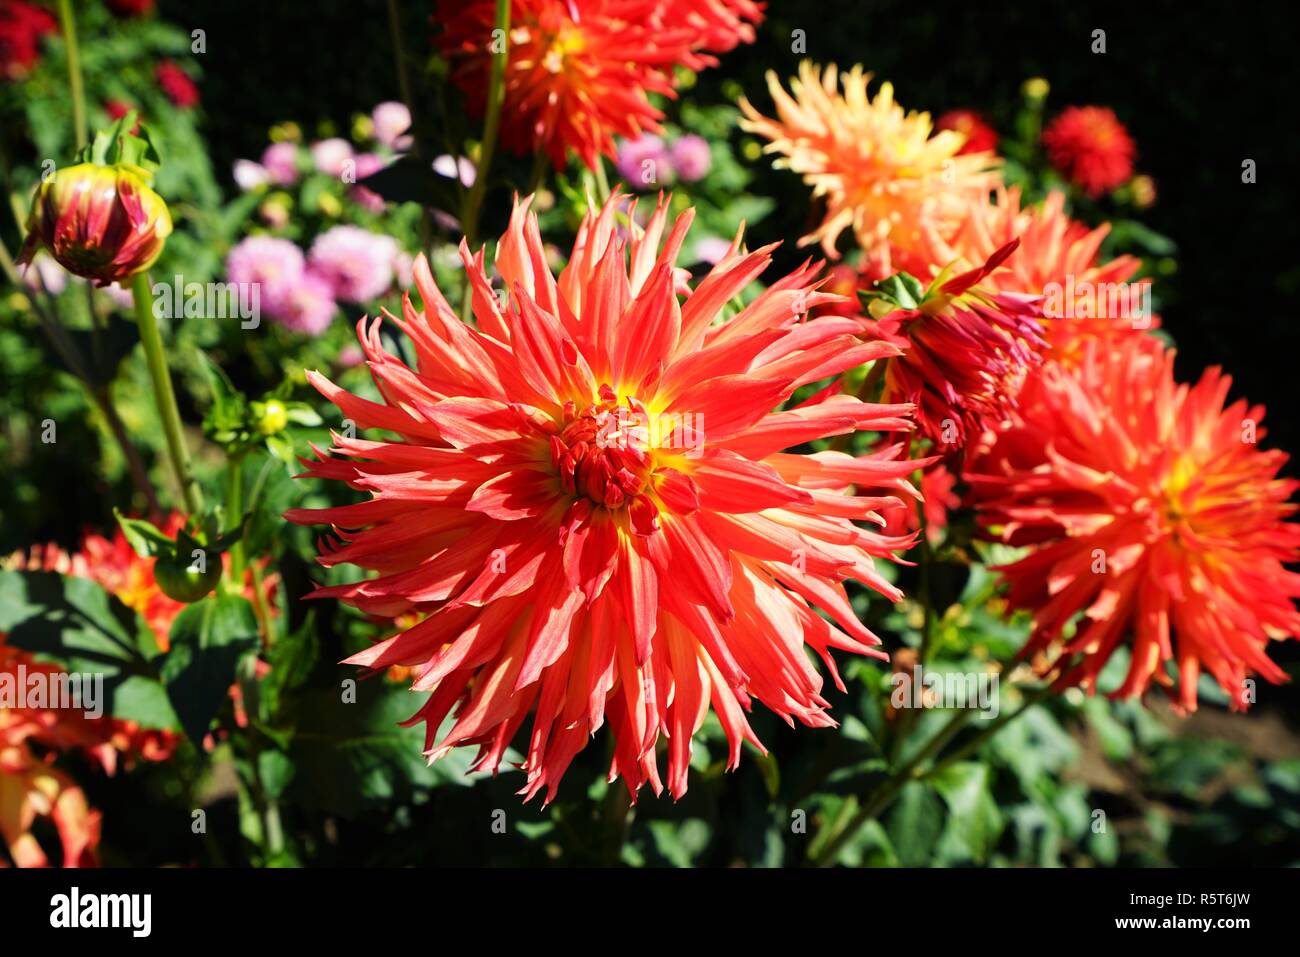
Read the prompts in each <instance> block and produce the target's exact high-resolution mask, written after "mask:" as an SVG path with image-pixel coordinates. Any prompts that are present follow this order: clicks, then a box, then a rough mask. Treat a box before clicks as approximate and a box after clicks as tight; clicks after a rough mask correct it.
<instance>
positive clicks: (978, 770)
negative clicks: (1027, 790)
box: [932, 761, 1003, 864]
mask: <svg viewBox="0 0 1300 957" xmlns="http://www.w3.org/2000/svg"><path fill="white" fill-rule="evenodd" d="M932 781H933V782H934V788H935V790H936V791H938V792H939V795H940V796H941V797H942V798H943V800H944V803H945V804H947V805H948V832H949V834H950V835H951V836H952V838H953V839H954V840H955V842H956V844H957V845H958V846H959V847H960V848H961V849H962V850H964V851H965V852H966V855H967V856H968V858H969V859H970V860H972V861H974V862H975V863H977V864H982V863H984V862H985V861H986V860H988V857H989V854H991V853H992V851H993V848H994V847H995V846H996V844H997V842H998V838H999V837H1001V835H1002V827H1003V822H1002V814H1001V812H999V811H998V806H997V802H996V801H994V800H993V795H992V794H991V793H990V791H989V783H990V782H989V769H988V767H987V766H985V765H983V764H978V763H976V762H973V761H965V762H961V763H959V764H954V765H952V766H951V767H948V768H944V769H943V771H941V772H940V773H938V774H936V775H935V776H934V777H933V778H932Z"/></svg>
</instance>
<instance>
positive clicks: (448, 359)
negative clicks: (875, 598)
mask: <svg viewBox="0 0 1300 957" xmlns="http://www.w3.org/2000/svg"><path fill="white" fill-rule="evenodd" d="M622 202H623V199H622V198H621V197H618V196H615V197H614V198H613V199H611V200H610V201H609V202H608V203H607V204H606V205H605V207H604V208H603V209H601V210H600V211H599V213H596V212H591V213H589V214H588V216H587V218H586V220H585V221H584V223H583V224H582V227H581V229H580V230H579V233H578V238H577V240H576V242H575V245H574V249H573V253H572V256H571V257H570V259H569V263H568V265H567V266H566V267H565V269H564V270H563V271H562V272H561V273H560V275H559V277H558V280H557V279H555V278H552V275H551V272H550V269H549V267H548V266H547V258H546V253H545V250H544V248H543V246H542V241H541V236H540V233H539V231H538V226H537V220H536V217H535V216H534V215H531V214H529V213H528V206H529V201H527V200H526V201H524V202H523V203H522V204H517V205H516V207H515V210H514V214H513V216H512V217H511V221H510V225H509V228H508V231H507V233H506V235H505V236H504V237H503V238H502V240H501V244H500V246H499V248H498V253H497V271H498V272H499V274H500V276H501V280H502V283H503V287H504V291H505V292H507V293H508V305H503V304H502V301H501V300H499V299H498V296H497V295H496V294H495V292H494V290H493V289H492V287H491V286H490V284H489V279H488V276H487V274H486V271H485V263H484V257H483V253H482V252H480V253H479V254H478V255H477V256H474V255H471V253H470V251H469V249H468V248H467V247H466V246H465V245H464V244H462V246H461V257H462V259H463V260H464V261H465V266H466V270H467V273H468V276H469V279H470V282H471V283H472V285H473V290H474V294H473V310H474V317H475V320H476V322H477V329H474V328H471V327H469V326H467V325H465V324H464V323H462V322H461V321H460V320H459V319H457V317H456V315H455V313H454V312H453V311H452V310H451V308H450V307H449V306H448V304H447V302H446V300H445V299H444V298H443V296H442V294H441V293H440V292H439V290H438V288H437V286H436V285H435V284H434V281H433V278H432V276H431V275H430V272H429V269H428V265H427V263H426V262H425V261H424V260H423V258H421V259H420V260H419V261H418V262H417V264H416V266H415V284H416V287H417V289H418V290H419V293H420V296H421V298H422V299H423V302H424V309H423V311H417V310H416V308H415V306H414V305H413V304H412V303H411V300H410V297H409V296H408V297H407V299H406V302H405V303H404V308H403V314H404V317H403V318H402V319H396V318H394V317H389V318H390V319H391V321H393V322H394V323H396V325H397V326H398V327H399V328H400V329H402V330H403V331H404V332H405V333H406V334H407V335H408V336H409V337H410V338H411V340H412V342H413V343H414V347H415V352H416V355H417V356H418V357H419V362H418V368H417V369H410V368H408V367H407V366H406V365H404V364H403V363H402V362H401V361H400V360H398V359H397V358H396V357H394V356H392V355H391V354H389V353H387V352H386V351H384V349H383V346H382V344H381V339H380V335H379V325H380V323H379V322H378V321H376V322H375V323H374V324H373V325H371V324H368V323H367V322H366V321H364V320H363V321H362V323H361V324H360V326H359V332H360V334H361V341H362V345H363V347H364V348H365V350H366V354H367V357H368V359H369V363H370V368H371V371H372V375H373V377H374V379H375V383H376V386H377V387H378V389H379V393H380V395H381V397H382V400H381V401H380V402H370V401H367V400H365V399H362V398H359V397H357V396H355V395H352V394H350V393H348V392H345V391H343V390H342V389H340V388H338V387H337V386H335V385H333V384H332V383H330V382H329V381H328V380H326V379H325V378H324V377H322V376H320V375H318V374H315V373H313V374H312V375H311V379H312V381H313V383H314V384H315V385H316V387H317V388H318V389H320V390H321V392H322V393H323V394H324V395H325V396H327V397H328V398H329V399H330V400H331V401H333V402H334V403H335V404H336V405H338V407H339V408H340V409H341V410H342V412H343V414H344V415H346V416H347V417H348V418H349V419H351V420H353V421H355V422H356V424H357V425H358V426H360V427H362V428H381V429H384V430H386V431H387V432H389V433H394V434H395V435H396V438H395V439H384V440H366V439H359V438H355V439H353V438H344V437H341V436H337V435H336V436H335V437H334V447H333V449H332V450H331V451H332V452H333V453H335V454H337V455H340V456H344V457H343V458H329V457H326V456H325V454H324V453H318V454H319V456H320V457H319V460H318V461H316V462H313V463H310V474H312V475H314V476H318V477H321V478H328V479H336V480H341V481H345V482H347V483H348V484H349V485H351V486H352V487H353V488H356V489H359V490H362V491H366V492H369V493H370V494H371V498H370V500H369V501H365V502H361V503H359V504H355V505H349V506H344V507H341V508H326V509H295V510H293V511H291V512H289V513H288V516H287V517H288V518H289V519H290V520H292V521H296V522H301V523H316V522H328V523H330V524H332V525H333V526H334V527H335V529H336V530H337V532H338V535H339V537H340V538H341V539H342V540H343V541H342V542H341V543H338V544H334V545H332V546H331V547H328V548H326V549H325V551H324V554H323V555H322V556H321V558H320V561H321V563H322V564H324V565H327V566H331V565H336V564H340V563H344V562H349V563H352V564H354V565H359V566H361V567H363V568H368V569H372V570H374V571H376V572H378V577H375V578H371V579H369V580H363V581H359V582H356V583H355V584H348V585H341V586H331V587H324V588H320V589H318V590H317V591H316V593H315V594H316V595H317V596H330V597H337V598H341V599H343V600H344V601H347V602H349V603H351V604H353V605H355V606H357V607H358V608H360V609H362V610H363V611H366V612H370V613H374V614H382V615H386V616H392V617H396V616H400V615H403V614H406V613H409V612H411V611H419V612H426V613H427V617H426V618H425V619H424V620H423V621H421V622H420V623H419V624H418V625H416V626H415V627H412V628H410V629H409V630H407V631H405V632H403V633H401V634H399V635H397V636H396V637H394V638H391V639H388V640H386V641H383V642H380V643H379V644H376V645H375V646H374V647H372V648H371V649H369V650H367V651H365V652H362V653H361V654H358V655H355V656H354V657H352V658H351V659H349V661H350V662H351V663H353V664H358V665H365V666H369V667H371V668H376V669H379V668H388V667H390V666H393V665H404V666H409V667H412V668H413V669H414V672H415V681H414V684H413V687H414V688H415V690H417V691H426V692H431V695H430V697H429V699H428V701H427V702H426V703H425V704H424V706H423V707H421V708H420V710H419V712H418V713H417V714H416V715H415V716H414V717H413V718H412V720H413V721H424V722H425V725H426V728H427V737H426V742H427V750H426V754H427V755H428V756H429V757H430V758H431V759H436V758H439V757H441V756H443V755H445V754H446V753H447V752H448V751H450V750H451V749H452V748H455V747H459V746H463V745H476V746H478V748H479V757H478V760H477V762H476V767H486V768H490V769H492V770H494V771H495V770H496V769H497V767H498V766H499V764H500V761H501V757H502V755H503V753H504V752H505V749H506V747H507V746H508V745H509V744H510V742H511V741H512V739H513V738H514V737H515V735H516V732H518V731H519V729H520V727H521V726H522V725H523V724H524V722H525V721H526V720H527V719H528V716H529V714H530V713H531V714H532V730H531V732H530V733H529V735H528V743H527V747H526V752H527V759H526V761H525V763H524V768H525V770H526V771H527V781H526V783H525V785H524V788H523V790H522V792H521V793H523V794H525V795H527V796H528V797H531V796H533V795H534V794H536V793H538V792H539V791H541V790H545V791H546V800H550V799H551V797H552V796H553V795H554V794H555V789H556V787H557V786H558V784H559V781H560V778H561V776H562V775H563V774H564V771H565V769H566V768H567V767H568V765H569V763H570V762H571V761H572V760H573V757H574V755H576V754H577V753H578V752H579V751H580V750H581V749H582V748H583V747H585V746H586V744H587V742H588V741H589V740H590V738H591V736H592V735H593V734H594V733H595V732H596V730H597V729H598V728H600V726H601V725H602V724H604V723H606V722H608V724H609V726H610V729H611V731H612V733H613V737H614V744H615V747H614V758H613V762H612V765H611V768H610V780H611V781H612V780H613V779H614V778H616V777H619V776H622V777H623V779H624V781H625V783H626V785H627V787H628V790H629V791H630V792H631V793H632V794H633V795H635V794H636V792H637V790H638V789H639V788H640V787H641V785H642V784H644V783H646V782H649V784H650V786H651V787H652V788H653V789H654V791H655V793H656V794H657V793H659V791H660V790H661V784H660V778H659V770H658V766H657V758H656V744H657V742H658V741H659V740H660V738H665V739H667V758H668V775H667V785H668V788H669V790H670V791H671V792H672V794H673V795H674V796H680V795H681V794H682V793H684V792H685V790H686V786H687V770H688V767H689V762H690V752H691V737H692V735H693V734H694V733H695V731H696V730H697V729H698V728H699V727H700V724H701V723H702V722H703V720H704V717H705V715H706V713H707V712H708V709H709V706H710V703H711V704H712V707H713V710H714V712H715V713H716V714H717V716H718V719H719V721H720V722H721V723H722V727H723V728H724V730H725V732H726V735H727V738H728V740H729V741H730V761H729V765H730V766H732V767H734V766H735V765H736V764H737V762H738V761H739V757H740V749H741V745H742V743H743V742H744V741H746V740H748V741H750V742H752V743H753V744H755V746H757V747H760V748H761V745H760V744H759V743H758V741H757V739H756V738H755V736H754V732H753V731H752V730H751V729H750V727H749V724H748V722H747V721H746V718H745V711H746V710H748V709H749V708H750V706H751V704H752V702H753V700H754V699H757V700H759V701H761V702H763V703H764V704H765V705H767V706H768V707H769V708H770V709H772V710H773V711H775V712H776V713H777V714H779V715H781V716H782V717H783V718H785V719H786V720H787V721H790V722H791V723H793V721H794V720H795V719H797V720H799V721H801V722H803V723H804V724H806V725H810V726H815V727H826V726H830V725H833V723H834V722H833V721H832V720H831V718H830V717H829V715H827V713H826V707H827V702H826V700H825V699H824V698H823V697H822V694H821V689H822V679H821V677H820V675H819V674H818V672H817V670H816V669H815V668H814V667H813V666H812V664H811V663H810V661H809V658H808V656H807V654H806V651H805V649H806V648H811V649H813V650H814V651H816V652H817V653H818V654H819V655H820V656H821V657H822V658H823V660H824V661H825V662H826V665H827V667H828V668H829V669H830V671H831V675H832V677H833V679H834V680H835V682H836V684H837V685H839V683H840V681H839V677H838V674H837V673H836V670H835V666H834V664H833V662H832V660H831V657H830V654H829V652H830V649H832V648H838V649H842V650H846V651H851V652H854V653H858V654H867V655H875V656H878V657H880V656H882V655H881V653H880V652H879V651H877V650H876V647H875V646H876V645H878V644H879V641H878V639H877V638H876V636H875V635H873V634H872V633H871V632H870V631H868V630H867V629H866V628H865V627H863V626H862V624H861V623H860V622H859V621H858V620H857V618H856V616H855V615H854V613H853V610H852V608H851V606H850V604H849V601H848V597H847V595H846V592H845V589H844V586H843V582H844V581H845V580H846V579H850V578H852V579H855V580H857V581H859V582H862V583H863V584H865V585H867V586H868V587H869V588H872V589H874V590H876V591H878V592H880V593H881V594H883V595H886V596H887V597H889V598H891V599H895V600H896V599H897V598H899V597H900V595H899V592H898V591H897V590H896V589H895V588H894V587H893V586H892V585H890V584H889V583H888V582H887V581H885V580H884V579H883V578H882V577H881V576H880V574H879V573H878V572H877V571H876V569H875V568H874V566H873V559H874V558H877V557H879V558H890V559H892V557H893V553H894V552H895V551H896V550H898V549H900V548H905V547H907V546H908V545H909V544H910V543H911V539H910V538H890V537H888V536H885V535H882V534H879V533H876V532H871V531H867V530H865V529H862V528H860V527H858V526H857V525H856V524H854V523H855V521H868V522H875V523H877V524H880V516H879V510H880V509H881V508H884V507H888V506H891V505H896V504H897V503H898V499H897V498H896V497H895V496H894V495H893V494H891V493H901V494H905V495H914V494H915V493H914V492H913V490H912V488H911V486H910V485H909V484H908V482H907V479H906V478H905V476H906V475H907V473H908V472H909V471H910V470H911V469H913V468H914V467H915V463H912V462H908V461H906V460H905V459H902V458H900V453H901V451H902V450H901V448H900V447H898V446H894V447H891V448H887V449H884V450H881V451H879V452H876V453H873V454H871V455H866V456H862V457H858V458H854V457H852V456H849V455H847V454H844V453H841V452H819V453H814V454H790V453H786V452H784V451H782V450H784V449H786V448H789V447H790V446H795V445H800V444H803V443H806V442H809V441H811V440H813V439H816V438H821V437H824V436H829V435H836V434H842V433H846V432H849V431H851V430H854V429H878V430H883V431H889V432H893V431H899V430H905V429H907V428H908V427H909V423H908V420H907V419H906V418H905V415H906V414H907V412H908V411H909V410H910V409H909V407H908V406H905V405H898V406H881V405H868V404H865V403H863V402H861V401H860V400H858V399H856V398H853V397H851V396H846V395H841V394H838V389H837V388H836V387H835V386H834V385H832V386H831V387H829V388H827V389H823V390H821V391H819V392H817V393H816V394H814V395H812V396H811V397H809V398H807V399H805V400H804V401H802V402H799V403H797V404H795V405H793V406H791V407H789V408H784V409H781V410H779V411H773V410H774V409H776V408H777V407H779V406H781V405H782V404H783V403H786V402H787V401H788V400H790V398H791V396H792V394H793V393H794V392H795V390H796V389H798V388H800V387H801V386H806V385H808V384H810V383H814V382H817V381H819V380H822V379H825V378H827V377H830V376H835V375H837V374H838V373H841V372H843V371H844V370H846V369H849V368H852V367H854V366H857V365H860V364H861V363H863V362H866V361H870V360H872V359H875V358H879V357H884V356H889V355H893V354H896V352H897V350H896V349H895V348H894V347H893V346H891V345H889V344H887V343H880V342H876V343H862V342H859V341H858V340H857V339H856V338H855V336H854V333H855V331H856V329H857V323H856V321H855V320H851V319H846V318H844V317H838V316H827V317H823V318H807V312H808V310H810V309H813V308H815V307H817V306H820V305H822V304H824V303H825V302H826V301H827V300H830V299H833V298H835V297H832V296H828V295H827V294H825V293H822V292H819V291H817V285H818V283H817V282H816V281H815V279H814V277H815V275H816V272H815V269H814V268H812V267H810V266H808V265H805V266H804V267H802V268H800V269H798V270H796V271H795V272H794V273H792V274H791V275H789V276H786V277H785V278H783V279H781V280H779V281H778V282H776V283H774V284H773V285H772V286H770V287H769V288H768V289H767V290H766V291H764V292H763V293H761V294H760V295H759V296H758V297H757V298H755V299H754V300H753V302H751V303H750V304H749V305H747V306H745V307H744V308H742V309H740V310H739V311H736V312H735V313H734V314H730V315H729V310H728V303H730V302H732V300H733V299H734V297H735V296H736V295H737V294H738V293H739V292H740V291H741V290H742V289H744V288H745V287H746V286H748V285H749V284H750V283H751V282H752V281H753V280H754V279H755V278H756V277H758V276H759V275H760V274H761V273H762V272H763V270H764V269H765V268H766V267H767V265H768V263H769V261H770V259H769V253H770V250H771V248H772V247H768V248H764V249H760V250H758V251H756V252H752V253H748V252H745V251H744V250H743V249H742V248H741V245H740V237H739V236H738V237H737V238H736V240H735V242H734V243H733V245H732V248H731V250H730V252H729V253H728V255H726V256H725V257H724V258H723V259H722V260H721V261H720V262H718V263H717V265H715V266H714V267H713V269H712V270H711V271H710V272H709V274H708V275H707V276H705V277H704V278H703V279H701V280H700V281H699V282H698V283H697V284H696V285H695V287H694V288H693V289H691V288H689V286H688V285H687V284H686V283H685V281H684V277H683V275H682V273H681V272H680V271H679V270H677V269H675V267H674V261H675V259H676V257H677V255H678V252H679V250H680V249H681V247H682V243H683V241H684V240H685V239H686V233H687V229H688V228H689V226H690V223H691V220H692V218H693V215H694V211H693V210H688V211H687V212H685V213H683V214H682V215H681V216H680V217H678V218H677V220H676V222H675V223H673V224H672V226H671V228H670V229H669V228H667V226H668V223H667V206H666V205H665V204H663V203H661V204H660V205H659V207H658V208H657V209H656V210H655V212H654V215H653V216H652V217H651V218H650V220H649V222H648V224H647V225H646V227H645V229H644V230H641V229H640V228H638V227H633V229H632V234H631V237H630V239H624V236H623V232H622V230H621V228H620V227H619V225H618V224H617V222H616V218H615V214H616V208H617V207H618V205H619V204H620V203H622ZM628 218H629V220H631V221H635V206H633V208H632V210H630V211H629V214H628ZM683 296H684V298H682V297H683ZM719 320H721V321H719ZM853 488H856V489H857V492H856V493H855V492H853V491H851V489H853ZM819 610H820V611H822V612H824V613H825V615H826V616H827V617H823V616H822V615H821V614H818V611H819ZM453 710H454V712H455V717H454V720H453V722H452V723H451V725H450V726H449V727H448V728H446V729H445V732H444V733H443V734H442V736H441V738H439V729H440V728H441V727H442V725H443V721H444V718H446V717H447V715H448V714H449V713H452V712H453Z"/></svg>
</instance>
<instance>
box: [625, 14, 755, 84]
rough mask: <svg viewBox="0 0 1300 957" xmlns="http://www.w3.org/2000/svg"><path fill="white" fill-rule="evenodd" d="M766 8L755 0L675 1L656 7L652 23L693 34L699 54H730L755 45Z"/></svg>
mask: <svg viewBox="0 0 1300 957" xmlns="http://www.w3.org/2000/svg"><path fill="white" fill-rule="evenodd" d="M763 6H764V5H763V4H761V3H754V2H753V0H675V2H666V3H665V2H661V3H658V4H656V8H657V9H656V10H655V12H654V14H653V15H652V16H651V22H652V23H655V24H657V25H658V26H660V27H662V28H664V29H668V30H674V29H681V28H683V27H684V28H686V29H689V30H691V31H692V32H693V34H694V41H693V43H692V45H693V46H694V47H695V48H697V49H699V50H704V51H706V52H708V53H729V52H731V51H732V50H734V49H735V48H736V47H738V46H739V45H740V44H742V43H753V42H754V35H755V34H754V27H755V26H756V25H757V24H759V23H761V22H762V21H763ZM700 60H701V64H700V65H702V66H709V65H712V64H713V62H714V60H713V58H712V57H701V58H700ZM687 65H688V66H690V64H687ZM693 68H695V69H697V68H698V67H693Z"/></svg>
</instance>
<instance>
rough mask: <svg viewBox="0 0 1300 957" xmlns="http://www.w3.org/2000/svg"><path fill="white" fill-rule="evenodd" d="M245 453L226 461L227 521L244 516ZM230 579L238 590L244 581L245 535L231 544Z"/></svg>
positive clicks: (235, 520)
mask: <svg viewBox="0 0 1300 957" xmlns="http://www.w3.org/2000/svg"><path fill="white" fill-rule="evenodd" d="M243 497H244V455H243V453H242V452H238V453H236V454H235V455H233V456H232V457H231V458H230V459H229V460H228V461H227V462H226V522H227V523H235V524H238V523H239V520H240V519H241V518H242V517H243V508H244V504H243ZM230 581H231V583H232V584H233V585H234V587H235V589H236V591H238V590H239V588H240V586H241V584H242V583H243V581H244V537H243V536H242V535H241V536H240V537H239V540H238V541H237V542H235V543H234V544H233V545H231V546H230Z"/></svg>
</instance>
